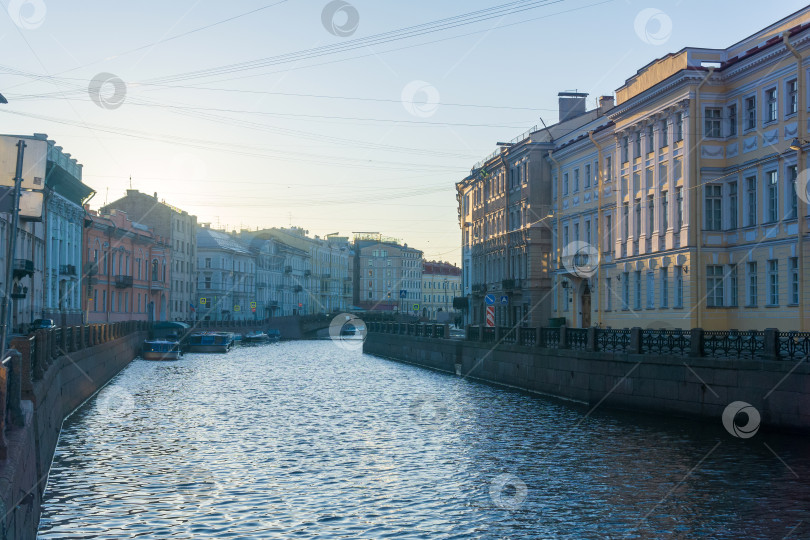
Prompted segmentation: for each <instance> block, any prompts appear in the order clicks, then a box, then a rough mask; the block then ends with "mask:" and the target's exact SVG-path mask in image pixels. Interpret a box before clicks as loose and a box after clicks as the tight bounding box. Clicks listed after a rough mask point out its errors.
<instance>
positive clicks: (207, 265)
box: [205, 257, 211, 268]
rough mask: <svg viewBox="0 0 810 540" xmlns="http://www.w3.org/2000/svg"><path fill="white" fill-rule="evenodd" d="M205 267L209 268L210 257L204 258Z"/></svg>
mask: <svg viewBox="0 0 810 540" xmlns="http://www.w3.org/2000/svg"><path fill="white" fill-rule="evenodd" d="M205 267H206V268H211V257H206V259H205Z"/></svg>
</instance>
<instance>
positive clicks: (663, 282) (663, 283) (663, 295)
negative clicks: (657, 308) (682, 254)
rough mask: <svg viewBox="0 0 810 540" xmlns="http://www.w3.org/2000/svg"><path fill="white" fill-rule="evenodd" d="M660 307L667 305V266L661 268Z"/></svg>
mask: <svg viewBox="0 0 810 540" xmlns="http://www.w3.org/2000/svg"><path fill="white" fill-rule="evenodd" d="M661 307H662V308H665V307H669V268H662V269H661Z"/></svg>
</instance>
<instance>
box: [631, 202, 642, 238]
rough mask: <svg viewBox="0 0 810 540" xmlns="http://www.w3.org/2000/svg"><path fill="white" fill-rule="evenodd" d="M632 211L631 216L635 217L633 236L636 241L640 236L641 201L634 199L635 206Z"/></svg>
mask: <svg viewBox="0 0 810 540" xmlns="http://www.w3.org/2000/svg"><path fill="white" fill-rule="evenodd" d="M633 209H634V210H633V215H634V216H635V224H634V226H633V227H634V228H633V236H635V237H636V239H638V237H639V236H641V199H636V204H635V206H634V207H633Z"/></svg>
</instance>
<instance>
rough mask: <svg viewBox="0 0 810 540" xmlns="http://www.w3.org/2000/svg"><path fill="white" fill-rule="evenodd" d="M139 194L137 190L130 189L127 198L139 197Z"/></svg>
mask: <svg viewBox="0 0 810 540" xmlns="http://www.w3.org/2000/svg"><path fill="white" fill-rule="evenodd" d="M137 194H138V190H137V189H128V190H127V197H129V196H130V195H137Z"/></svg>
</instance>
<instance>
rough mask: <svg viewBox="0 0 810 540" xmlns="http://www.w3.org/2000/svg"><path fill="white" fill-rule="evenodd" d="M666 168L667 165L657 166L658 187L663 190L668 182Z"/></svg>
mask: <svg viewBox="0 0 810 540" xmlns="http://www.w3.org/2000/svg"><path fill="white" fill-rule="evenodd" d="M668 173H669V171H668V167H667V163H660V164H659V165H658V185H659V186H661V187H662V188H665V187H666V185H667V182H668V180H669V179H668Z"/></svg>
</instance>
